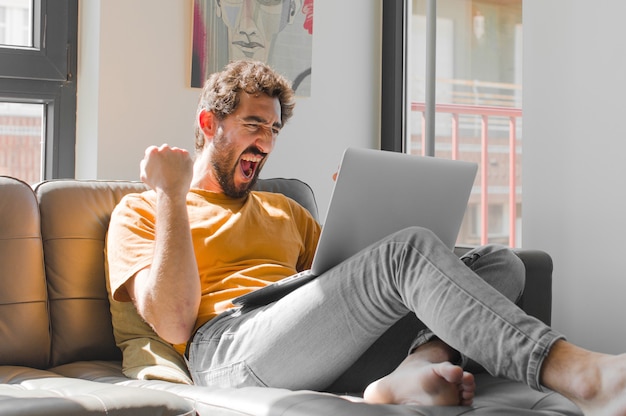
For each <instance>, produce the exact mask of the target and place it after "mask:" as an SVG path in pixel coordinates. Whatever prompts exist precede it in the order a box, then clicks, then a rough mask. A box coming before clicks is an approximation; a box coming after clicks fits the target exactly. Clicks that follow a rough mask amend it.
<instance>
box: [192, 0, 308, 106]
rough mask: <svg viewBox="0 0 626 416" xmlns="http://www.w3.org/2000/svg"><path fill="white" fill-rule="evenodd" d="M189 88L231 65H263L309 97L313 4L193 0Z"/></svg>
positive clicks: (290, 0) (272, 0)
mask: <svg viewBox="0 0 626 416" xmlns="http://www.w3.org/2000/svg"><path fill="white" fill-rule="evenodd" d="M193 6H194V7H193V53H192V65H191V86H192V87H198V88H200V87H202V85H203V84H204V81H205V80H206V79H207V77H208V76H209V75H210V74H212V73H213V72H217V71H220V70H222V68H223V67H224V66H225V65H226V64H228V63H229V62H231V61H234V60H239V59H253V60H257V61H262V62H265V63H267V64H269V65H270V66H272V68H274V69H275V70H276V71H277V72H279V73H281V74H282V75H284V76H285V77H286V78H287V79H289V80H291V81H292V83H293V88H294V90H295V92H296V94H297V95H298V96H310V95H311V66H312V65H311V64H312V62H311V61H312V59H311V56H312V37H313V0H193Z"/></svg>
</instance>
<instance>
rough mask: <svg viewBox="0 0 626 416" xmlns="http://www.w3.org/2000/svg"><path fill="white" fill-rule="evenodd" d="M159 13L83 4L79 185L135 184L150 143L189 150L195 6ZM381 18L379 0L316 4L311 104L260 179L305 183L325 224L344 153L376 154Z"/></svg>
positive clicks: (173, 5) (299, 112)
mask: <svg viewBox="0 0 626 416" xmlns="http://www.w3.org/2000/svg"><path fill="white" fill-rule="evenodd" d="M158 4H159V7H155V6H154V5H155V2H154V1H151V0H134V1H131V2H128V1H125V0H106V1H104V0H89V1H83V2H80V22H79V39H80V43H79V63H78V65H79V68H78V71H79V73H78V80H79V84H78V107H79V109H78V121H77V162H76V177H77V178H99V179H138V174H139V160H140V159H141V158H142V157H143V152H144V150H145V148H146V147H147V146H149V145H152V144H161V143H166V142H167V143H169V144H171V145H175V146H179V147H183V148H186V149H189V150H190V151H193V123H194V115H195V109H196V103H197V99H198V96H199V92H200V90H199V89H194V88H190V87H188V85H189V79H190V74H189V73H190V61H191V58H190V56H191V21H192V17H191V13H192V1H191V0H186V1H180V0H177V1H171V2H169V1H168V2H159V3H158ZM380 19H381V5H380V1H378V0H366V1H365V0H342V1H340V2H336V1H333V0H316V1H315V13H314V33H313V75H312V78H311V82H312V86H311V88H312V92H311V97H308V98H298V102H297V106H296V112H295V115H294V117H293V118H292V120H291V121H290V122H289V123H288V124H287V126H285V128H284V129H283V131H282V132H281V134H280V136H279V139H278V145H277V147H276V150H275V152H274V153H273V154H272V156H271V157H270V160H269V161H268V163H267V165H266V167H265V170H264V172H263V176H264V177H270V176H284V177H297V178H301V179H303V180H305V181H306V182H308V183H309V184H310V185H311V186H312V187H313V189H314V191H315V193H316V196H317V199H318V205H319V208H320V214H321V215H325V212H326V208H327V205H328V201H329V199H330V193H331V191H332V186H333V185H332V179H331V175H332V174H333V172H334V171H335V169H336V168H337V165H338V163H339V159H340V156H341V152H342V151H343V149H344V148H345V147H347V146H359V147H372V148H374V147H377V146H378V136H379V130H380V128H379V113H380V111H379V101H380V98H379V97H380V91H379V90H380V87H379V85H380V81H379V80H380V38H381V36H380V33H381V27H380V26H381V25H380ZM322 218H323V217H322Z"/></svg>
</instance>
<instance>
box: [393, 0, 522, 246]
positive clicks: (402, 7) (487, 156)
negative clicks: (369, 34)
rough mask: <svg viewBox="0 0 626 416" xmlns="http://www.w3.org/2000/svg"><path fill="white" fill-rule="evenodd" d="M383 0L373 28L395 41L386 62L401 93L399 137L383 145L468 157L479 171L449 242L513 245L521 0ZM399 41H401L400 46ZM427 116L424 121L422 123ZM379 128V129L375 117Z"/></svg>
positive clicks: (516, 238) (517, 228)
mask: <svg viewBox="0 0 626 416" xmlns="http://www.w3.org/2000/svg"><path fill="white" fill-rule="evenodd" d="M391 3H395V6H390V4H389V3H387V0H385V3H383V5H384V7H385V8H384V9H383V18H384V23H383V24H384V27H383V36H389V35H390V31H395V32H394V33H395V37H394V38H389V39H391V41H385V40H384V39H383V48H384V49H383V54H385V53H386V52H385V48H390V47H391V46H392V45H395V47H396V48H397V50H400V52H399V53H398V54H397V56H396V58H397V60H396V61H395V64H394V65H395V67H396V70H397V67H401V69H402V74H403V81H404V82H403V84H402V87H401V88H402V93H397V94H396V95H394V96H392V98H391V99H392V100H395V101H402V104H403V105H404V108H403V109H402V110H403V114H404V117H403V118H402V119H398V120H396V121H394V123H395V124H396V125H398V124H401V126H400V128H398V130H397V131H398V134H399V135H400V136H402V140H401V142H396V143H393V144H386V145H385V144H383V147H384V146H387V148H388V149H387V150H397V151H404V152H406V153H411V154H421V155H427V156H435V157H442V158H452V159H462V160H468V161H473V162H477V163H478V164H479V171H478V175H477V178H476V183H475V186H474V189H473V191H472V195H471V197H470V201H469V206H468V209H467V212H466V216H465V220H464V222H463V225H462V228H461V233H460V236H459V241H458V242H459V244H469V245H476V244H485V243H488V242H490V243H502V244H508V245H510V246H519V245H520V244H521V207H522V192H521V189H522V182H521V180H522V170H521V169H522V110H521V109H522V81H521V80H522V59H521V58H522V0H395V1H392V2H391ZM387 7H389V8H387ZM390 10H391V12H393V13H395V15H396V20H395V22H392V21H390V20H388V18H386V17H385V16H384V15H385V13H391V12H390ZM433 10H434V11H435V12H436V13H433ZM432 16H436V19H432V21H434V23H435V26H429V25H431V24H432V23H431V22H429V18H432ZM399 25H401V26H402V27H403V29H402V30H403V33H402V34H400V33H399V32H398V26H399ZM432 27H436V31H434V33H435V39H436V45H435V48H434V56H435V58H434V68H435V71H434V76H432V72H433V71H432V69H430V73H431V76H430V77H429V68H432V64H433V59H432V58H433V54H432V50H433V49H429V44H431V42H433V41H434V39H433V31H432V30H430V31H429V28H432ZM394 28H395V29H394ZM399 42H404V44H403V45H402V47H401V48H398V43H399ZM387 53H389V52H388V51H387ZM400 55H401V59H400ZM383 65H385V61H383ZM429 66H430V67H429ZM384 73H385V69H384V68H383V74H384ZM398 74H400V72H396V75H394V76H395V77H397V76H399V75H398ZM384 84H385V80H384V79H383V106H385V105H386V104H389V102H388V101H387V103H386V102H385V100H386V99H387V100H388V98H386V95H385V85H384ZM397 88H398V89H399V88H400V87H397ZM433 91H434V93H433ZM431 97H432V99H431ZM431 101H433V103H431ZM429 104H431V110H430V112H429ZM433 110H434V111H433ZM398 112H399V111H396V113H398ZM383 119H384V117H383ZM429 123H432V124H433V125H432V126H430V127H429ZM383 129H385V130H389V126H388V125H386V122H385V121H383ZM429 129H430V132H429ZM429 134H430V137H429ZM429 140H431V142H429ZM432 143H434V145H433V146H430V144H432Z"/></svg>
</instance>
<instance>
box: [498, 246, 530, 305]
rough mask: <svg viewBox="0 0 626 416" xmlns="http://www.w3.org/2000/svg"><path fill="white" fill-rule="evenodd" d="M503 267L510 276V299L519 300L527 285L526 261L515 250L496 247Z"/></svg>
mask: <svg viewBox="0 0 626 416" xmlns="http://www.w3.org/2000/svg"><path fill="white" fill-rule="evenodd" d="M495 250H496V251H497V256H498V259H499V263H500V264H501V266H502V269H503V270H505V271H506V273H507V276H508V280H509V282H508V286H509V289H510V292H511V294H510V295H509V296H510V299H511V300H513V301H514V302H517V301H518V300H519V299H520V297H521V296H522V292H524V287H525V286H526V267H525V266H524V262H523V261H522V259H520V258H519V256H518V255H517V254H515V252H514V251H513V250H511V249H510V248H508V247H505V246H498V247H496V248H495Z"/></svg>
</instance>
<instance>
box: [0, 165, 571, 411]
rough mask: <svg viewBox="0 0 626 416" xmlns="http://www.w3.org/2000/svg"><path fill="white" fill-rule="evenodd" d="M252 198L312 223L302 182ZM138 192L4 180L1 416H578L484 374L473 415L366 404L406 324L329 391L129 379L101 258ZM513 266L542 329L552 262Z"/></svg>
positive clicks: (559, 402) (122, 186)
mask: <svg viewBox="0 0 626 416" xmlns="http://www.w3.org/2000/svg"><path fill="white" fill-rule="evenodd" d="M259 187H260V188H262V189H264V190H270V191H274V192H282V193H285V194H286V195H288V196H290V197H292V198H294V199H296V200H297V201H298V202H300V203H301V204H302V205H304V206H305V207H306V208H308V209H309V210H310V211H311V212H312V213H313V215H315V216H317V206H316V203H315V199H314V196H313V193H312V191H311V189H310V188H309V187H308V186H307V185H306V184H304V183H303V182H301V181H298V180H292V179H269V180H264V181H260V183H259ZM143 189H145V187H144V185H143V184H141V183H137V182H125V181H78V180H57V181H48V182H43V183H41V184H39V185H37V186H35V187H34V188H33V187H30V186H29V185H27V184H25V183H23V182H21V181H19V180H16V179H13V178H9V177H0V340H1V341H0V414H1V415H64V416H67V415H83V414H107V415H127V414H128V415H143V414H146V415H191V414H200V415H285V416H300V415H353V414H354V415H386V416H393V415H461V414H463V415H499V416H502V415H557V414H563V415H578V414H581V413H580V411H579V410H578V409H577V407H576V406H574V405H573V404H572V403H571V402H569V401H568V400H566V399H564V398H563V397H561V396H560V395H558V394H555V393H552V392H546V393H539V392H535V391H532V390H530V389H529V388H528V387H526V386H524V385H521V384H519V383H515V382H511V381H507V380H503V379H499V378H495V377H492V376H490V375H488V374H484V373H482V374H478V375H477V382H478V390H477V396H476V400H475V404H474V406H472V407H471V408H469V407H427V406H374V405H367V404H365V403H362V401H361V399H360V398H359V396H358V393H359V391H358V390H359V389H360V388H361V387H362V386H364V385H365V384H366V383H367V382H368V381H369V380H371V379H372V378H374V377H376V376H377V375H380V374H381V373H384V372H385V371H390V370H391V369H392V368H393V366H394V365H395V364H397V363H395V362H393V360H389V359H388V357H401V356H402V355H403V354H404V351H406V343H403V342H398V339H399V337H397V336H396V335H399V334H403V335H405V334H406V333H407V331H415V330H416V328H418V327H419V325H421V324H420V323H419V321H417V319H416V318H415V317H414V316H411V315H409V316H407V317H406V318H404V319H402V320H401V321H400V322H398V324H397V325H396V326H395V327H393V328H391V329H390V330H389V331H388V333H387V334H386V335H385V336H384V337H382V338H381V339H380V340H379V342H378V343H376V344H375V345H374V346H372V348H371V349H370V350H369V351H368V352H367V353H366V354H365V355H364V356H363V357H362V359H361V360H360V361H359V362H358V363H356V364H355V365H354V366H353V367H352V368H351V369H350V370H349V371H347V372H346V374H344V375H343V376H342V377H341V378H340V379H338V380H337V381H336V382H335V383H334V384H333V385H332V386H329V388H328V392H313V391H288V390H282V389H273V388H242V389H224V388H220V389H218V388H205V387H198V386H193V385H189V384H181V383H173V382H170V381H164V380H157V379H141V380H138V379H130V378H127V377H125V376H124V375H123V374H122V371H121V368H122V367H121V352H120V350H119V349H118V348H117V347H116V345H115V340H114V336H113V330H112V325H111V316H110V312H109V300H108V295H107V290H106V285H105V274H104V257H103V247H104V239H105V235H106V230H107V227H108V221H109V216H110V213H111V211H112V210H113V207H114V206H115V205H116V204H117V202H118V201H119V200H120V198H121V197H122V196H123V195H124V194H126V193H128V192H135V191H141V190H143ZM459 250H462V249H459ZM518 255H519V256H520V257H521V258H522V260H523V261H524V263H525V264H526V271H527V285H526V290H525V292H524V295H523V298H522V300H521V302H520V305H521V306H522V307H523V308H524V309H525V310H526V311H527V312H528V313H530V314H533V315H535V316H537V317H539V318H540V319H542V320H544V321H546V322H549V321H550V307H551V273H552V263H551V259H550V257H549V256H548V255H547V254H546V253H543V252H540V251H533V250H519V251H518ZM403 338H408V337H403ZM359 386H361V387H359ZM354 390H357V391H354Z"/></svg>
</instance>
